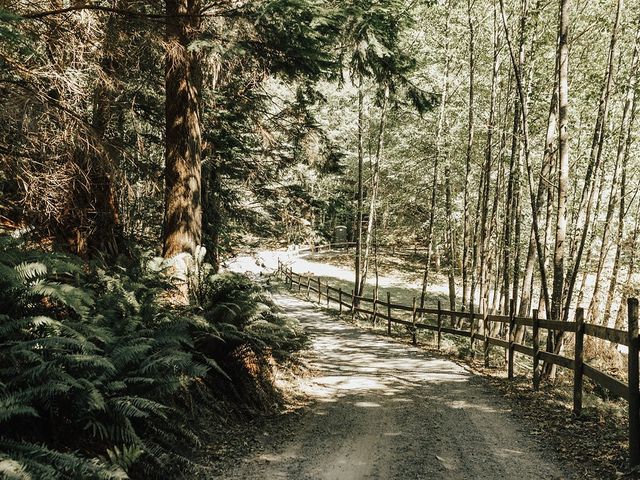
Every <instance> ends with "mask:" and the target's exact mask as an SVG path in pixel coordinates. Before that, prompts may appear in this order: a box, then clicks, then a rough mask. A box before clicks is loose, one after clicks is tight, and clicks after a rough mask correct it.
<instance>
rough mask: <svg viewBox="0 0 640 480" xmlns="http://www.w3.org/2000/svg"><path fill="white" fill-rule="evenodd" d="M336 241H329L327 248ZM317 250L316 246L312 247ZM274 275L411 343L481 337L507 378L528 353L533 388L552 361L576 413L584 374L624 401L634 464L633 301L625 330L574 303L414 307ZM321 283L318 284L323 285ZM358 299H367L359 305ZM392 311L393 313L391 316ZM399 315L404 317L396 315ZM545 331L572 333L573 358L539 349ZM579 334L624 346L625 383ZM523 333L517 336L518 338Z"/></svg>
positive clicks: (638, 387) (638, 368) (638, 461)
mask: <svg viewBox="0 0 640 480" xmlns="http://www.w3.org/2000/svg"><path fill="white" fill-rule="evenodd" d="M335 246H336V245H335V244H334V245H333V247H335ZM316 251H317V250H316ZM277 274H278V275H281V276H282V277H283V278H284V280H285V283H286V284H288V285H289V287H290V288H294V284H295V285H296V286H297V289H298V291H301V288H302V286H303V285H304V286H305V288H306V289H307V296H308V297H309V295H310V293H311V292H315V293H317V300H318V303H322V299H323V297H324V299H325V300H326V305H327V306H329V305H330V303H331V302H334V303H335V304H337V305H338V308H339V310H340V312H341V313H342V312H343V310H344V309H345V308H346V309H348V310H349V311H350V313H351V314H352V315H354V314H355V313H356V312H360V313H364V314H366V315H370V316H371V317H372V318H373V319H374V321H375V320H376V319H384V320H386V321H387V333H388V334H391V325H392V324H394V323H395V324H399V325H403V326H405V327H406V328H407V330H408V333H409V334H410V335H411V338H412V342H413V343H414V344H415V343H416V333H417V331H418V330H430V331H433V332H435V333H436V334H437V342H438V349H439V348H440V345H441V336H442V334H450V335H457V336H461V337H467V338H469V339H470V341H471V345H472V347H473V344H474V341H479V342H482V344H483V347H484V348H483V355H484V360H485V364H488V360H489V350H490V348H489V347H490V346H497V347H501V348H504V349H505V351H506V353H507V358H508V361H507V367H508V377H509V379H512V378H513V377H514V375H515V362H514V357H515V353H516V352H517V353H519V354H521V355H526V356H529V357H532V361H533V388H534V389H536V390H537V389H538V388H539V386H540V374H541V369H540V361H543V362H547V363H550V364H553V365H557V366H559V367H562V368H566V369H569V370H572V371H573V413H574V414H575V415H577V416H579V415H580V414H581V412H582V390H583V388H582V385H583V379H584V377H585V376H586V377H588V378H590V379H591V380H593V382H595V383H596V384H598V385H600V386H601V387H602V388H604V389H606V390H609V391H611V392H612V393H614V394H615V395H617V396H619V397H621V398H624V399H625V400H627V402H628V405H629V409H628V413H629V463H630V466H632V467H635V466H637V465H640V358H639V355H640V337H639V336H638V335H639V332H638V300H637V299H635V298H629V299H628V302H627V316H628V330H627V331H624V330H616V329H613V328H607V327H602V326H600V325H591V324H587V323H584V311H583V309H582V308H578V309H577V310H576V314H575V320H574V321H571V322H562V321H555V320H548V319H542V318H539V317H538V311H537V310H533V315H532V317H531V318H529V317H518V316H515V315H514V308H513V304H512V305H511V308H510V314H509V315H495V314H487V315H485V314H483V313H482V312H473V310H470V311H459V312H458V311H452V310H446V309H442V308H441V304H440V302H438V305H437V308H420V307H417V306H416V299H415V297H414V299H413V304H412V305H402V304H398V303H392V302H391V294H390V293H388V292H387V295H386V301H384V300H381V299H379V298H376V299H374V298H369V297H366V296H356V295H354V293H353V290H351V291H350V292H345V291H343V290H342V288H336V287H332V286H330V285H329V284H328V283H324V284H323V283H322V281H321V280H320V278H319V277H311V276H306V275H301V274H299V273H296V272H294V271H293V270H292V269H291V268H287V267H286V266H285V265H284V264H283V263H282V262H280V261H279V260H278V270H277ZM323 287H324V288H323ZM364 304H367V307H366V308H365V306H364ZM394 313H396V316H394ZM400 315H404V318H400ZM429 317H435V318H432V322H433V323H426V322H425V320H429ZM446 317H449V318H450V319H451V320H452V322H451V325H450V326H449V327H447V326H444V325H443V319H444V318H446ZM454 319H456V320H459V319H462V320H467V321H468V326H467V327H466V328H465V325H464V322H455V321H453V320H454ZM492 323H501V324H504V328H506V336H505V338H506V339H501V338H496V337H491V336H490V332H491V330H490V328H489V326H490V325H491V324H492ZM519 326H520V327H525V328H526V327H530V328H531V335H530V336H531V346H528V345H525V344H524V343H517V342H516V341H515V339H516V336H515V331H516V328H517V327H519ZM541 330H547V332H548V334H551V333H552V332H559V331H562V332H568V333H571V334H573V335H574V336H575V348H574V356H573V358H569V357H566V356H564V355H560V354H556V353H553V352H547V351H544V350H540V332H541ZM585 336H589V337H594V338H599V339H601V340H604V341H607V342H611V343H615V344H620V345H625V346H627V347H628V349H629V354H628V362H627V363H628V371H627V373H628V377H627V378H628V383H624V382H623V381H621V380H619V379H617V378H615V377H613V376H611V375H609V374H608V373H606V372H603V371H601V370H598V369H596V368H595V367H593V366H592V365H589V364H588V363H585V362H584V338H585ZM525 337H526V335H525V336H523V342H524V341H525V340H524V339H525Z"/></svg>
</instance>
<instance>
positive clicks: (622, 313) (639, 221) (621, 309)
mask: <svg viewBox="0 0 640 480" xmlns="http://www.w3.org/2000/svg"><path fill="white" fill-rule="evenodd" d="M638 238H640V202H638V207H637V208H636V222H635V226H634V228H633V232H632V233H631V237H630V238H629V246H628V249H629V250H628V256H627V258H628V261H627V278H626V280H625V281H624V284H623V288H622V298H621V299H620V305H619V306H618V314H617V315H616V323H615V328H617V329H621V328H622V327H623V325H624V320H625V318H626V308H625V307H626V304H627V302H626V300H627V298H628V296H629V292H630V289H631V285H632V281H633V275H634V273H635V267H636V251H637V246H638Z"/></svg>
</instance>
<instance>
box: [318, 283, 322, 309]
mask: <svg viewBox="0 0 640 480" xmlns="http://www.w3.org/2000/svg"><path fill="white" fill-rule="evenodd" d="M318 303H322V288H320V277H318Z"/></svg>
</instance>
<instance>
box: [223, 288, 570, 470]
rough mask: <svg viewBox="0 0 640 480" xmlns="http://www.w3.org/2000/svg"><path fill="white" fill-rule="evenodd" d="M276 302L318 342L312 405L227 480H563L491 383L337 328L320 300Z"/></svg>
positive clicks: (309, 379) (309, 391) (302, 382)
mask: <svg viewBox="0 0 640 480" xmlns="http://www.w3.org/2000/svg"><path fill="white" fill-rule="evenodd" d="M275 300H276V301H277V302H278V303H279V304H280V305H281V306H282V308H283V309H284V311H285V312H286V314H287V315H293V316H295V317H296V318H298V319H299V320H300V322H301V323H302V324H303V326H304V327H305V328H306V329H307V330H308V332H309V333H310V334H311V339H312V346H311V348H310V349H309V350H308V351H307V352H306V353H305V356H304V360H305V362H306V363H307V365H308V367H309V369H310V372H311V375H308V376H306V377H304V378H300V379H299V380H298V383H297V388H298V389H299V390H300V393H302V394H304V395H306V396H308V398H309V399H310V404H309V407H308V408H307V409H306V411H305V413H304V414H303V415H301V416H300V417H299V419H298V420H297V421H296V422H295V423H294V424H293V427H292V428H291V427H287V428H286V429H285V428H283V429H281V430H278V428H277V426H276V428H275V429H274V432H273V433H271V434H269V435H265V436H264V438H262V439H261V440H260V443H261V444H260V447H259V448H257V449H256V451H255V452H253V453H252V454H251V455H250V456H249V457H248V458H245V459H243V460H242V461H240V462H237V463H236V464H235V465H231V466H229V467H228V468H227V469H226V471H225V472H224V473H223V474H221V475H220V476H219V477H217V478H224V479H243V480H251V479H259V480H271V479H295V480H303V479H326V480H329V479H332V480H337V479H345V480H347V479H348V480H356V479H403V480H406V479H429V480H432V479H433V480H436V479H447V480H455V479H473V480H479V479H520V480H526V479H537V478H544V479H563V478H572V476H569V475H567V473H566V472H563V471H562V470H560V467H559V466H558V465H557V464H556V462H554V460H553V458H552V456H551V454H549V453H544V454H543V452H542V450H541V448H540V446H539V445H538V444H537V443H536V441H535V440H534V439H533V437H530V436H528V434H527V428H526V425H524V424H522V423H520V422H519V421H518V420H517V419H515V418H513V416H512V415H511V414H510V412H509V409H508V407H507V404H506V403H505V402H503V401H502V400H501V399H500V398H499V397H498V396H497V395H495V394H493V393H492V392H491V391H490V390H489V388H488V386H487V385H486V383H485V381H484V379H482V378H481V377H477V376H474V375H473V374H471V373H469V372H468V371H466V370H465V369H464V368H463V367H461V366H459V365H457V364H456V363H454V362H452V361H449V360H446V359H443V358H438V357H435V356H433V355H431V354H429V353H427V352H424V351H420V350H419V349H417V348H412V347H410V346H407V345H406V344H403V343H400V342H397V341H395V340H393V339H389V338H386V337H384V336H381V335H377V334H374V333H371V332H367V331H365V330H362V329H359V328H357V327H354V326H352V325H350V324H348V323H346V322H344V321H341V320H337V319H335V318H333V317H331V316H329V315H327V314H326V313H324V312H322V311H321V310H318V309H317V308H316V307H314V306H313V304H311V303H310V302H305V301H303V300H300V299H297V298H295V297H291V296H288V295H276V297H275Z"/></svg>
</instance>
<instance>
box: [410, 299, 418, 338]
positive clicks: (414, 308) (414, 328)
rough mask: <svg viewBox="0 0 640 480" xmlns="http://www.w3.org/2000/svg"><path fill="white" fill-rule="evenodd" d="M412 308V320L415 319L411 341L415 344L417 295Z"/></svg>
mask: <svg viewBox="0 0 640 480" xmlns="http://www.w3.org/2000/svg"><path fill="white" fill-rule="evenodd" d="M411 308H412V321H413V325H412V327H411V343H413V344H414V345H416V344H417V343H418V342H417V339H416V296H415V295H414V296H413V306H412V307H411Z"/></svg>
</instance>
